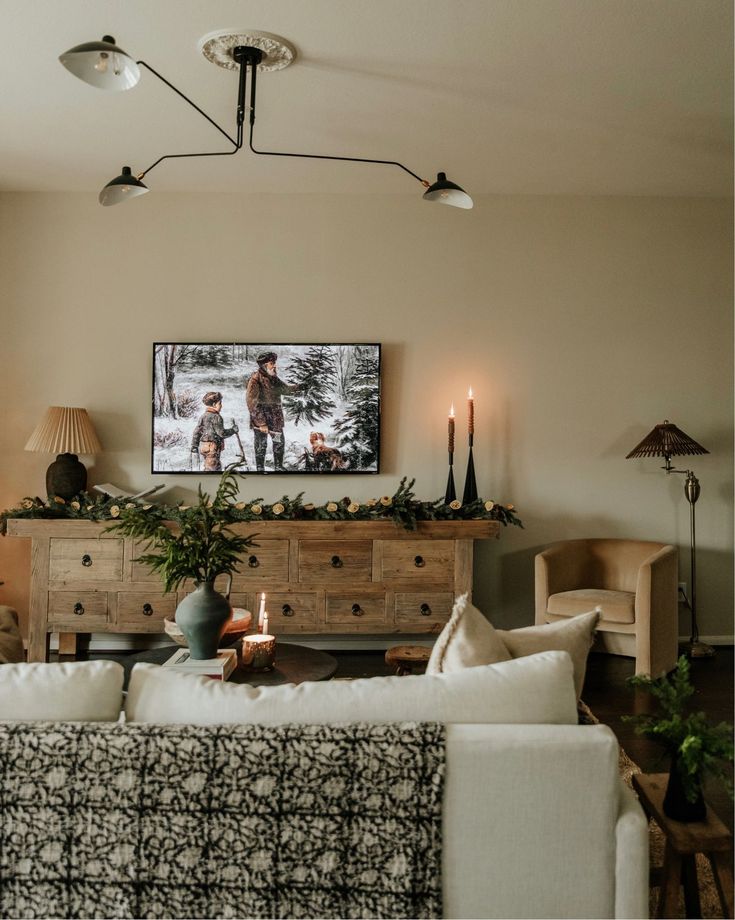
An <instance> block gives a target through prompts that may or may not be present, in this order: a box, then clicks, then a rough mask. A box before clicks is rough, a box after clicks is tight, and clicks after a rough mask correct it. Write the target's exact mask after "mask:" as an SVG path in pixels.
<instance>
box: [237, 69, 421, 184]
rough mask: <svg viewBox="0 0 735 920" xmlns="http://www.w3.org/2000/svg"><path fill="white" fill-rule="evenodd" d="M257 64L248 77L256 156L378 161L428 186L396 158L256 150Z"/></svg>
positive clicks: (355, 161)
mask: <svg viewBox="0 0 735 920" xmlns="http://www.w3.org/2000/svg"><path fill="white" fill-rule="evenodd" d="M257 71H258V68H257V65H255V64H252V65H251V77H250V139H249V146H250V149H251V150H252V152H253V153H257V154H258V156H266V157H301V158H302V159H307V160H342V161H347V162H349V163H379V164H382V165H384V166H398V167H399V168H400V169H402V170H403V171H404V172H407V173H408V174H409V176H413V178H414V179H416V180H418V181H419V182H420V183H421V184H422V185H423V186H424V188H428V187H429V185H430V183H429V182H427V181H426V179H422V178H421V176H417V175H416V173H415V172H413V171H412V170H410V169H409V168H408V167H407V166H404V165H403V163H399V162H398V161H397V160H371V159H368V158H367V157H338V156H328V155H326V154H319V153H283V152H280V151H276V150H256V149H255V147H254V146H253V131H254V128H255V83H256V75H257Z"/></svg>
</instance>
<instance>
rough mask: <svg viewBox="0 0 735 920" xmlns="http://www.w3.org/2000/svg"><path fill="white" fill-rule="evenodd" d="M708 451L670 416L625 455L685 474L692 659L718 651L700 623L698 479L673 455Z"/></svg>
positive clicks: (668, 470) (706, 452)
mask: <svg viewBox="0 0 735 920" xmlns="http://www.w3.org/2000/svg"><path fill="white" fill-rule="evenodd" d="M708 453H709V451H708V450H707V449H706V448H704V447H702V445H701V444H698V443H697V442H696V441H695V440H694V438H690V437H689V435H688V434H684V432H683V431H681V430H680V429H679V428H677V427H676V425H672V424H671V422H670V421H669V420H668V419H665V420H664V422H663V424H662V425H656V427H655V428H654V429H653V431H650V432H649V433H648V434H647V435H646V436H645V438H644V439H643V440H642V441H641V443H640V444H638V445H636V447H634V448H633V450H632V451H631V452H630V453H629V454H628V455H627V456H626V458H625V459H626V460H629V459H630V458H631V457H663V458H664V460H665V464H664V466H662V467H661V469H663V470H666V472H667V473H682V474H683V475H684V476H686V480H685V481H684V494H685V495H686V497H687V501H688V502H689V538H690V543H691V601H689V599H688V598H687V596H686V594H685V595H684V601H685V602H686V604H687V606H688V607H689V610H690V611H691V614H692V634H691V636H690V638H689V644H688V646H687V654H688V655H689V657H690V658H709V657H711V656H712V655H714V653H715V650H714V649H713V648H712V646H711V645H707V643H706V642H701V641H700V639H699V627H698V626H697V530H696V519H695V514H694V506H695V505H696V503H697V499H698V498H699V492H700V489H699V480H698V479H697V477H696V476H695V475H694V473H693V472H692V471H691V470H677V469H675V468H674V467H673V466H672V465H671V458H672V457H684V456H691V455H693V454H708Z"/></svg>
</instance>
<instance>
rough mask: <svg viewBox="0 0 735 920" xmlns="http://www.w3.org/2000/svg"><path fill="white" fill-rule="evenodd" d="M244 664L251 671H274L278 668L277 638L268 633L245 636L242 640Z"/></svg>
mask: <svg viewBox="0 0 735 920" xmlns="http://www.w3.org/2000/svg"><path fill="white" fill-rule="evenodd" d="M242 663H243V667H246V668H249V669H250V670H251V671H272V670H273V668H274V667H275V666H276V637H275V636H269V635H268V634H267V633H257V634H256V635H253V636H245V637H244V638H243V640H242Z"/></svg>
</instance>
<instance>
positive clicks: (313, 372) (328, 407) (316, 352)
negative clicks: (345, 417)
mask: <svg viewBox="0 0 735 920" xmlns="http://www.w3.org/2000/svg"><path fill="white" fill-rule="evenodd" d="M286 380H287V382H288V383H289V384H298V385H299V386H300V387H301V391H300V392H299V393H295V394H293V395H291V396H285V397H284V399H283V405H284V408H285V410H286V412H287V413H288V415H289V416H290V417H291V418H292V419H293V421H294V422H296V424H297V425H298V424H299V422H302V421H306V422H308V423H309V424H310V425H314V424H316V422H318V421H320V420H321V419H324V418H326V417H327V416H328V415H329V414H330V413H331V412H332V410H333V409H334V401H333V400H332V399H331V398H330V397H331V395H332V394H333V393H334V389H335V386H336V383H337V368H336V362H335V359H334V353H333V352H332V349H331V348H330V346H329V345H312V346H311V347H310V348H309V349H308V350H307V352H306V354H305V355H296V356H295V357H293V358H292V359H291V366H290V367H289V369H288V374H287V376H286Z"/></svg>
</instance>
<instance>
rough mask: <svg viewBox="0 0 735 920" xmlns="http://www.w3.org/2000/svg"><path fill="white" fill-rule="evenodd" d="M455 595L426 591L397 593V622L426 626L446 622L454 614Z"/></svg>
mask: <svg viewBox="0 0 735 920" xmlns="http://www.w3.org/2000/svg"><path fill="white" fill-rule="evenodd" d="M453 607H454V595H453V594H452V593H451V592H449V591H447V592H446V593H444V592H442V593H438V592H436V593H434V592H431V591H425V592H423V593H422V594H396V606H395V610H396V624H399V623H400V624H406V623H415V624H417V626H418V625H420V626H422V627H425V626H426V625H427V624H428V623H431V622H435V621H441V622H442V623H444V622H446V621H447V620H448V619H449V617H450V616H451V614H452V608H453Z"/></svg>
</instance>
